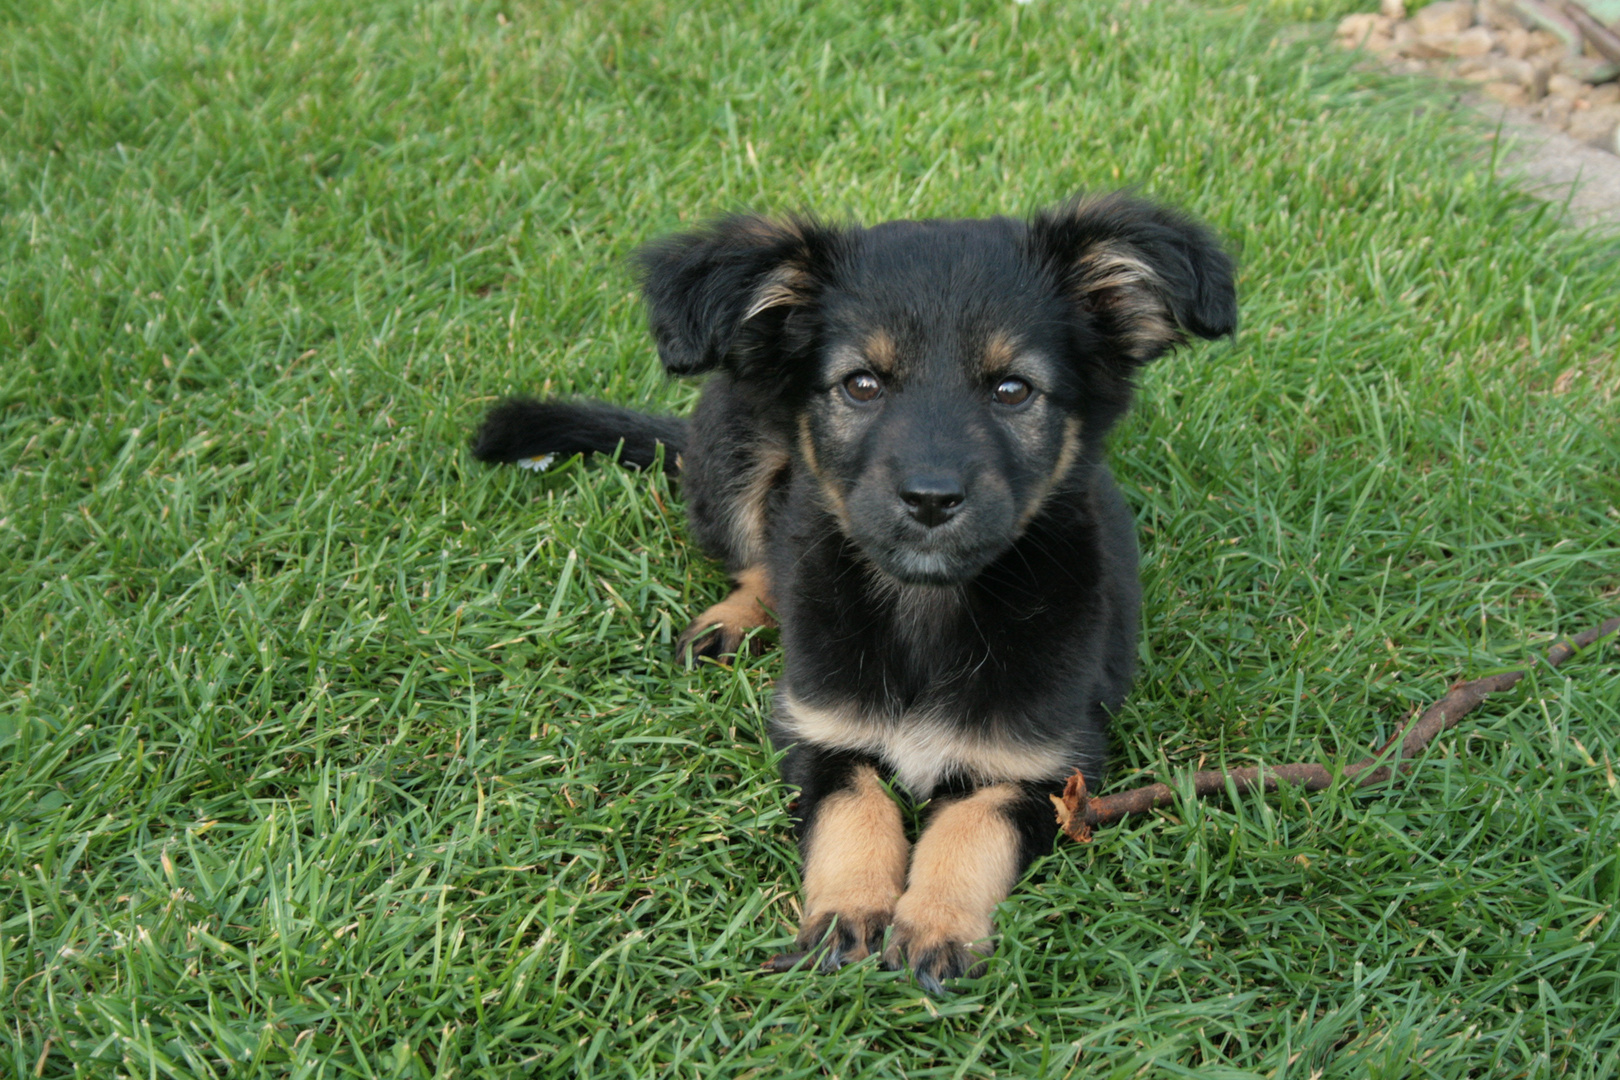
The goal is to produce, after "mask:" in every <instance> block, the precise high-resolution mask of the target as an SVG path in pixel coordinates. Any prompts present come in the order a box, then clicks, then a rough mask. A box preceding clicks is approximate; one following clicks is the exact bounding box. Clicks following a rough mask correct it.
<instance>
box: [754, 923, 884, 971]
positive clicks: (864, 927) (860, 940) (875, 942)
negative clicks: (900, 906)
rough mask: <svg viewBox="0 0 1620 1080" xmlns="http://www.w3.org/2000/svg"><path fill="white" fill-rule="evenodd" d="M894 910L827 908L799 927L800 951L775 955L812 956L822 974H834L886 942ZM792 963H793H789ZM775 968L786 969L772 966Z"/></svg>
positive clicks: (799, 957) (775, 969)
mask: <svg viewBox="0 0 1620 1080" xmlns="http://www.w3.org/2000/svg"><path fill="white" fill-rule="evenodd" d="M892 918H893V914H892V913H891V912H887V911H871V912H862V913H859V914H851V913H843V914H841V913H838V912H828V913H827V914H825V915H822V916H819V917H818V918H816V919H814V920H812V921H811V922H808V923H806V924H805V925H804V927H803V928H802V929H801V930H800V931H799V937H798V940H797V941H796V942H794V944H795V945H796V946H797V947H798V949H799V951H798V952H796V953H784V954H783V955H782V956H781V957H776V958H773V959H776V960H782V959H786V958H787V957H789V956H792V957H794V958H795V960H802V959H804V958H805V957H807V956H808V957H813V958H814V962H815V968H816V970H817V971H819V972H821V973H822V974H831V973H832V972H834V971H837V970H838V969H839V968H841V967H843V966H844V965H846V964H853V963H856V962H857V961H860V960H865V959H866V958H867V957H868V956H871V955H872V954H873V953H874V952H876V951H877V950H878V949H879V948H881V947H882V945H883V931H884V929H885V928H886V927H887V926H888V925H889V920H890V919H892ZM790 966H791V965H790ZM772 970H773V971H782V970H786V969H785V968H780V967H774V966H773V967H772Z"/></svg>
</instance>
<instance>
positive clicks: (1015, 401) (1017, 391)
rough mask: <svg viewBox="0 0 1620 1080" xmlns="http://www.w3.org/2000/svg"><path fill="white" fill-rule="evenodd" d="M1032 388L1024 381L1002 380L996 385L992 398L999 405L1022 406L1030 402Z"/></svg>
mask: <svg viewBox="0 0 1620 1080" xmlns="http://www.w3.org/2000/svg"><path fill="white" fill-rule="evenodd" d="M1030 393H1031V387H1030V385H1029V383H1027V382H1025V381H1024V380H1023V379H1002V380H1001V381H1000V382H998V383H996V388H995V391H994V392H993V393H992V394H991V397H993V398H995V399H996V404H997V405H1022V404H1023V403H1024V402H1026V401H1028V400H1029V395H1030Z"/></svg>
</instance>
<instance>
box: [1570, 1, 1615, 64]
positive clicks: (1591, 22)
mask: <svg viewBox="0 0 1620 1080" xmlns="http://www.w3.org/2000/svg"><path fill="white" fill-rule="evenodd" d="M1564 14H1565V15H1567V16H1568V17H1569V19H1570V21H1571V22H1573V23H1574V24H1575V25H1576V26H1578V27H1580V28H1581V33H1582V34H1584V35H1586V40H1587V41H1590V42H1591V43H1592V48H1594V49H1596V50H1597V51H1598V52H1600V53H1602V54H1603V55H1604V56H1605V57H1607V58H1608V59H1610V60H1612V61H1614V62H1615V63H1617V64H1620V34H1616V33H1615V32H1614V31H1613V30H1610V29H1609V28H1608V27H1607V26H1604V25H1603V24H1602V23H1601V22H1599V21H1598V18H1597V16H1596V15H1593V14H1592V13H1591V12H1590V11H1588V10H1586V6H1585V5H1584V4H1580V3H1577V2H1576V0H1564Z"/></svg>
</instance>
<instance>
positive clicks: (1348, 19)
mask: <svg viewBox="0 0 1620 1080" xmlns="http://www.w3.org/2000/svg"><path fill="white" fill-rule="evenodd" d="M1394 22H1395V21H1394V20H1393V19H1391V18H1389V17H1388V16H1387V15H1379V14H1376V13H1374V12H1370V11H1358V12H1357V13H1355V14H1354V15H1346V16H1345V17H1344V18H1342V19H1340V20H1339V28H1338V29H1337V30H1335V31H1334V32H1333V37H1334V39H1335V40H1336V41H1338V43H1339V44H1340V45H1343V46H1344V47H1345V48H1347V49H1354V48H1357V47H1358V46H1363V45H1365V46H1366V47H1367V48H1369V49H1372V48H1373V42H1374V41H1375V40H1381V41H1382V42H1386V43H1391V44H1393V41H1394V35H1393V33H1392V30H1393V29H1394ZM1374 51H1375V52H1376V51H1382V50H1377V49H1374Z"/></svg>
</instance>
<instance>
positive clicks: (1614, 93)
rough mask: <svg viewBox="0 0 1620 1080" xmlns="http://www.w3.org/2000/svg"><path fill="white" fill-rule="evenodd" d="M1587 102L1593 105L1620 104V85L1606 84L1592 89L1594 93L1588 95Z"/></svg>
mask: <svg viewBox="0 0 1620 1080" xmlns="http://www.w3.org/2000/svg"><path fill="white" fill-rule="evenodd" d="M1586 100H1587V101H1590V102H1591V103H1592V104H1593V105H1615V104H1620V83H1612V82H1611V83H1604V84H1603V85H1602V86H1594V87H1592V92H1591V93H1589V94H1587V95H1586Z"/></svg>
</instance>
